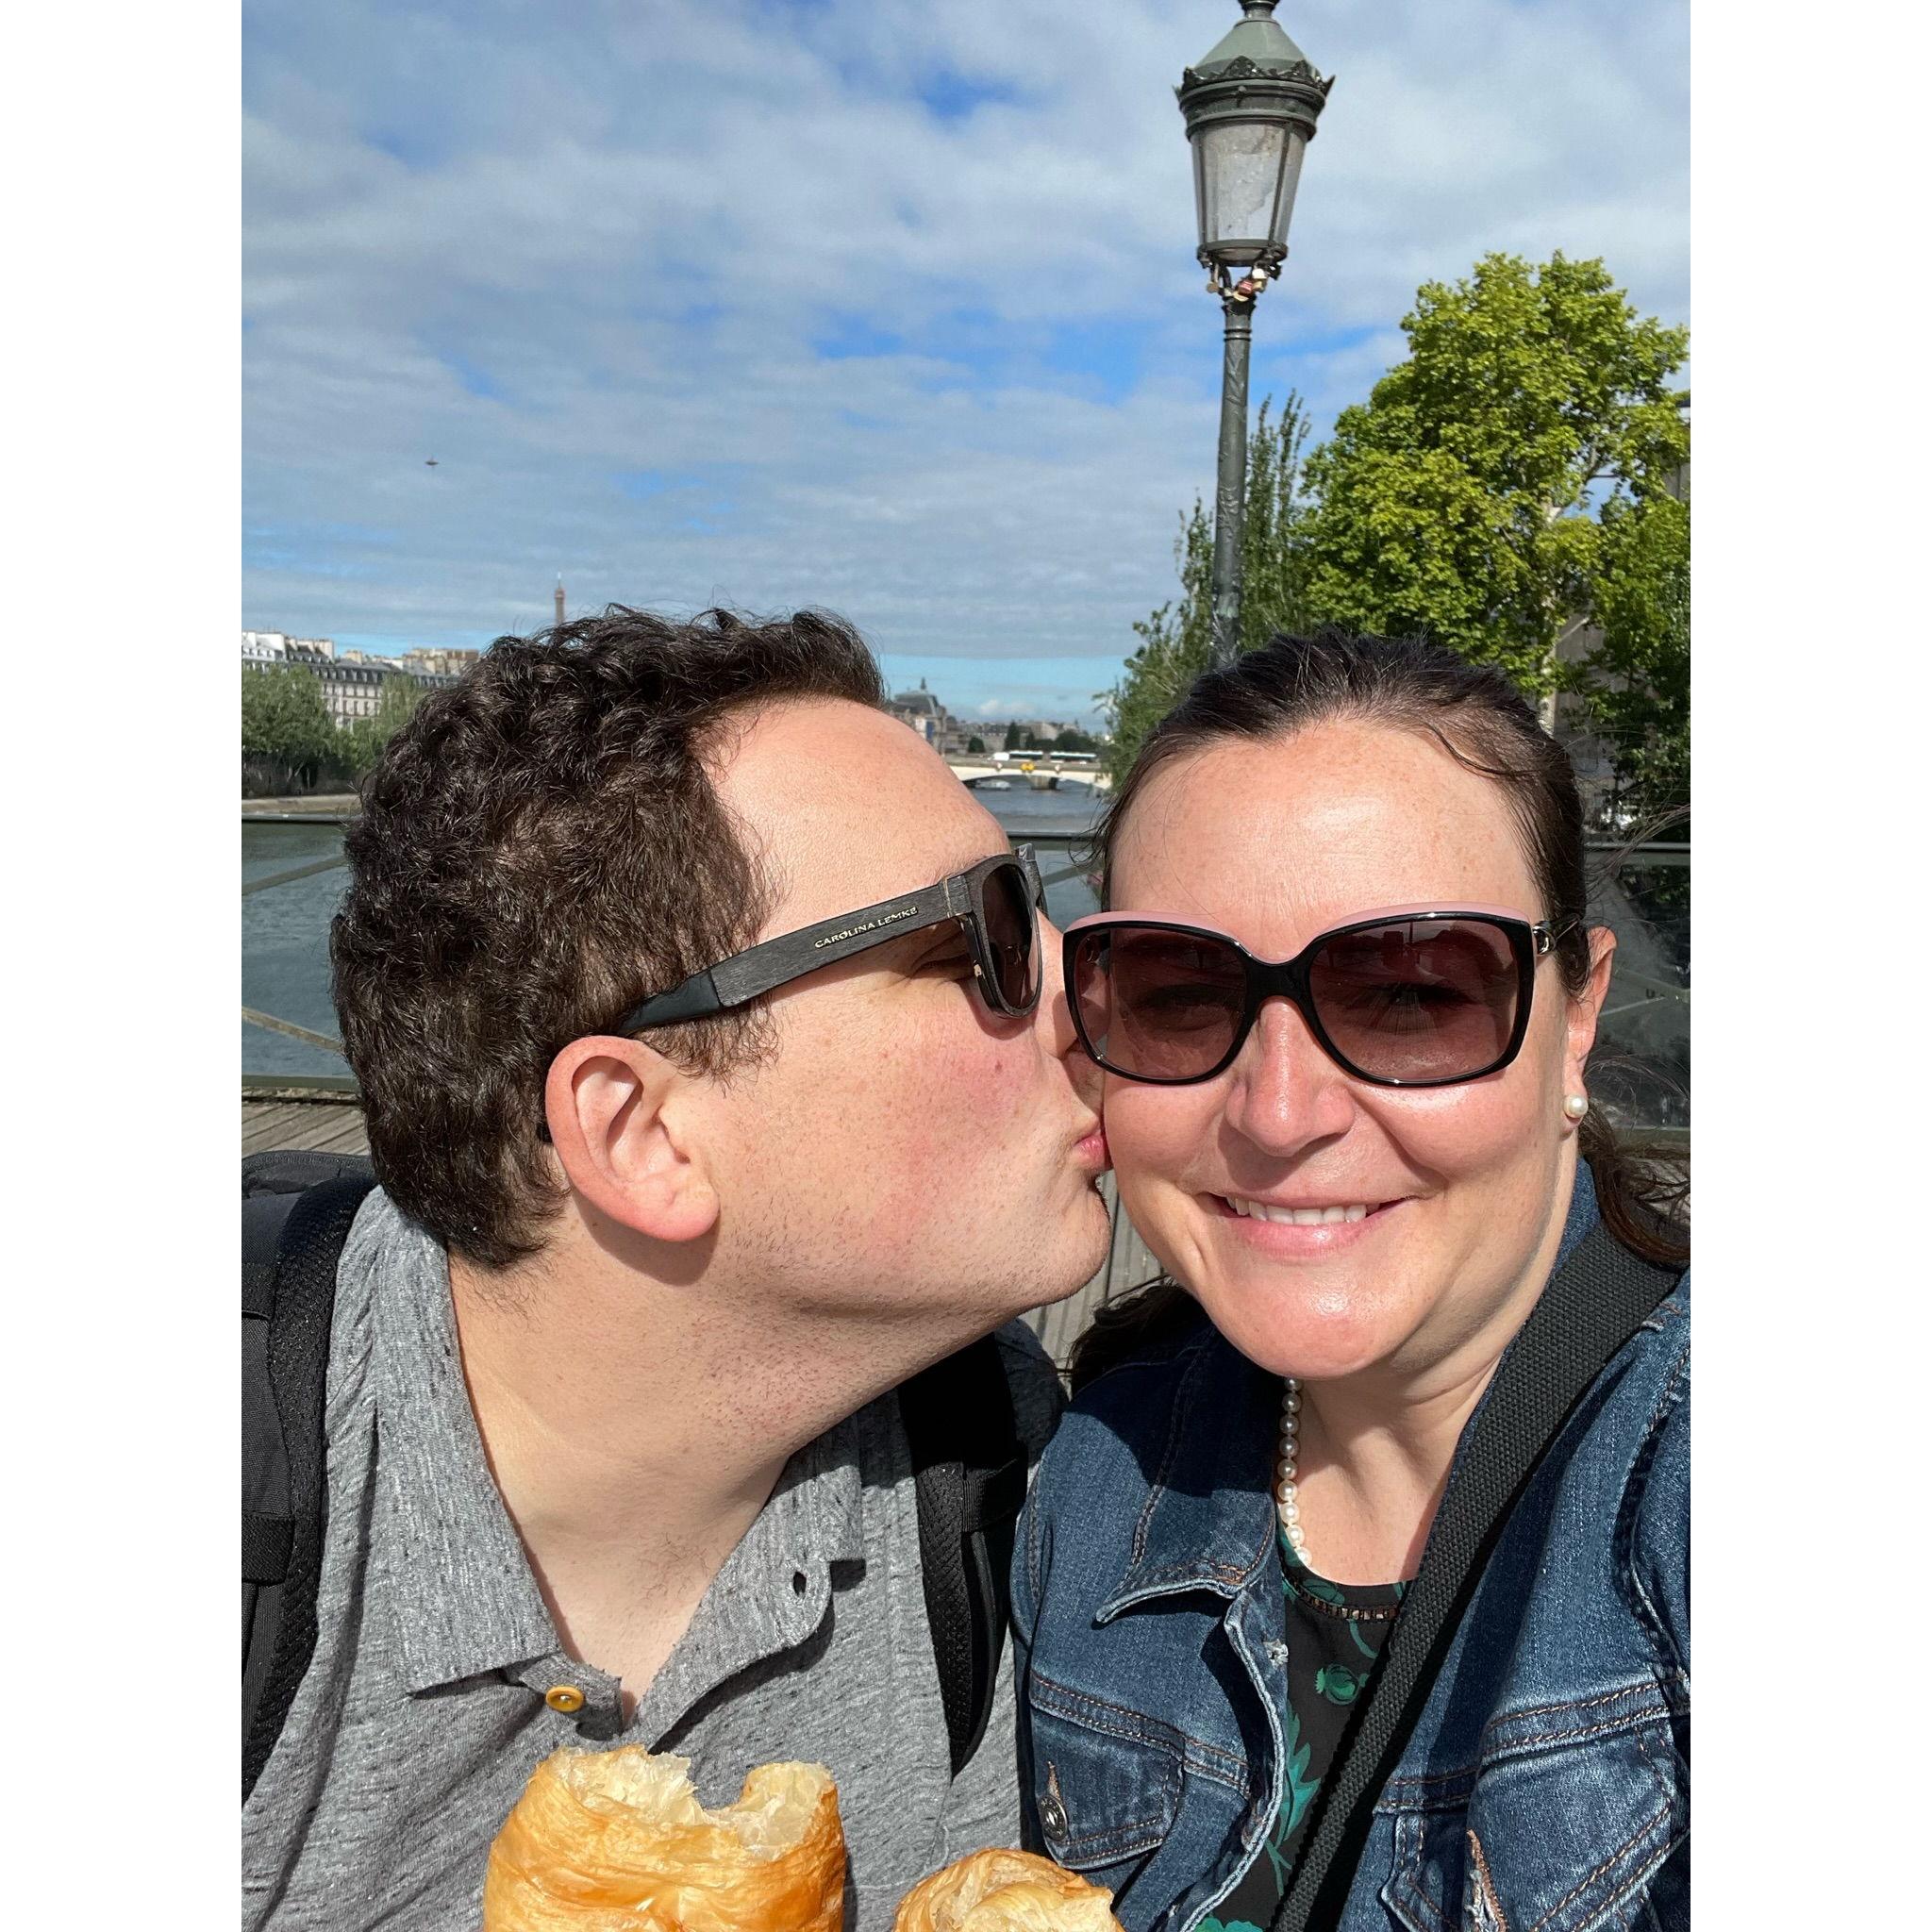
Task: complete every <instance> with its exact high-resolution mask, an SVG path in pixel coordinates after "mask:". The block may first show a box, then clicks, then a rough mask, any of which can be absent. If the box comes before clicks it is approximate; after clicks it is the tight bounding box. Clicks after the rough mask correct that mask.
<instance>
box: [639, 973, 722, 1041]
mask: <svg viewBox="0 0 1932 1932" xmlns="http://www.w3.org/2000/svg"><path fill="white" fill-rule="evenodd" d="M729 1004H730V1002H729V1001H728V1000H727V999H726V998H725V997H724V995H723V994H722V993H721V992H720V991H719V990H718V987H717V984H716V982H715V980H714V978H713V975H712V974H709V973H693V974H691V977H690V978H689V979H687V980H686V981H685V982H684V984H683V985H682V986H675V987H673V988H672V989H671V991H669V992H660V993H657V994H654V995H653V996H652V997H651V998H650V999H647V1000H646V1001H645V1002H644V1003H643V1005H642V1006H641V1007H634V1008H632V1009H631V1010H630V1011H629V1012H628V1013H626V1014H625V1016H624V1018H623V1019H622V1020H620V1021H619V1022H618V1023H617V1024H616V1025H615V1026H614V1027H613V1028H612V1029H611V1030H612V1031H613V1032H614V1033H641V1032H642V1031H643V1030H644V1028H645V1027H647V1026H672V1025H675V1024H677V1022H678V1021H680V1020H704V1019H708V1017H709V1016H710V1015H711V1014H713V1013H716V1012H721V1011H722V1010H723V1009H724V1008H725V1007H726V1006H728V1005H729Z"/></svg>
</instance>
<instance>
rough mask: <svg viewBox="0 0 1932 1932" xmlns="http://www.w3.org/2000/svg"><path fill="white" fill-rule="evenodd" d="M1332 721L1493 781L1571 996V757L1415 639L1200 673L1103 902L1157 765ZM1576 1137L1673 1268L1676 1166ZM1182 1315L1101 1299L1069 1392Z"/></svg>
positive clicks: (1144, 763) (1458, 663)
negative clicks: (1396, 737)
mask: <svg viewBox="0 0 1932 1932" xmlns="http://www.w3.org/2000/svg"><path fill="white" fill-rule="evenodd" d="M1330 720H1348V721H1353V722H1358V723H1361V724H1378V725H1382V726H1385V727H1387V728H1389V729H1391V730H1395V731H1414V732H1422V733H1425V734H1426V735H1427V736H1429V737H1431V738H1433V739H1434V740H1435V741H1437V742H1438V743H1439V744H1440V745H1441V747H1442V749H1443V750H1444V751H1446V752H1447V753H1448V754H1449V755H1450V757H1451V758H1455V759H1456V761H1457V763H1458V764H1460V765H1462V766H1464V767H1466V768H1467V769H1468V770H1470V771H1472V772H1479V773H1480V774H1482V775H1483V776H1484V777H1486V778H1491V779H1493V780H1494V781H1495V782H1496V783H1497V784H1498V785H1500V786H1501V787H1502V788H1503V791H1504V795H1505V796H1506V797H1507V800H1508V803H1509V809H1510V813H1511V815H1512V816H1513V817H1514V819H1515V821H1516V828H1517V832H1518V834H1519V836H1520V837H1521V839H1522V841H1523V849H1524V857H1525V858H1527V859H1528V861H1529V868H1530V874H1531V876H1532V877H1533V878H1534V879H1535V880H1536V882H1537V886H1538V889H1539V891H1541V895H1542V900H1543V912H1544V916H1545V917H1546V918H1548V919H1549V921H1550V922H1551V924H1553V925H1554V926H1555V927H1556V929H1557V932H1558V933H1559V934H1560V935H1561V937H1560V938H1559V939H1558V940H1557V949H1556V956H1555V957H1556V959H1557V970H1558V972H1559V973H1560V974H1561V975H1562V980H1563V985H1564V988H1565V990H1566V991H1568V992H1569V993H1570V995H1571V996H1572V997H1573V998H1574V997H1575V996H1576V995H1577V994H1579V993H1581V992H1582V991H1583V989H1584V987H1585V985H1586V983H1587V982H1588V980H1589V977H1590V934H1589V930H1588V928H1587V926H1586V925H1585V924H1584V916H1585V908H1586V902H1587V899H1588V880H1587V876H1586V873H1585V864H1584V841H1583V806H1582V802H1581V800H1580V799H1579V797H1578V796H1577V791H1576V774H1575V773H1574V771H1573V770H1572V768H1571V764H1570V758H1569V755H1568V754H1567V753H1566V752H1565V751H1564V750H1563V748H1562V746H1561V745H1559V744H1558V743H1557V741H1555V740H1554V739H1553V738H1551V737H1550V735H1549V734H1548V733H1547V732H1546V731H1544V730H1543V728H1542V727H1541V724H1538V723H1537V719H1536V713H1535V712H1534V711H1532V710H1531V709H1530V708H1529V706H1528V705H1527V704H1526V703H1525V702H1524V699H1523V697H1522V696H1521V695H1520V694H1519V693H1518V691H1516V689H1515V687H1514V686H1513V685H1511V684H1510V683H1509V681H1508V680H1507V678H1506V677H1504V676H1503V675H1502V674H1501V673H1500V672H1499V671H1495V670H1493V669H1491V667H1489V666H1487V665H1480V664H1471V663H1469V662H1467V661H1466V660H1464V659H1463V658H1458V657H1457V656H1456V655H1455V654H1454V653H1453V652H1451V651H1446V650H1443V649H1442V648H1441V646H1439V645H1435V644H1429V643H1424V642H1423V641H1421V640H1420V639H1415V638H1372V637H1357V636H1355V635H1352V634H1350V633H1348V632H1344V631H1340V630H1333V629H1329V630H1323V631H1320V632H1318V633H1316V635H1314V636H1313V637H1307V638H1295V637H1277V638H1274V640H1272V641H1270V642H1269V643H1267V644H1265V645H1263V646H1262V648H1261V649H1259V650H1257V651H1252V652H1250V653H1248V655H1247V656H1245V657H1242V658H1237V659H1236V660H1235V661H1234V662H1233V663H1232V664H1228V665H1224V666H1222V667H1220V668H1219V669H1216V670H1212V671H1208V672H1204V673H1203V674H1202V675H1201V676H1199V677H1198V678H1196V679H1195V680H1194V683H1193V685H1192V686H1191V689H1190V690H1189V691H1188V693H1187V695H1186V696H1185V697H1183V698H1182V699H1181V701H1180V703H1179V704H1177V705H1176V706H1175V707H1174V709H1173V710H1172V711H1170V712H1169V713H1168V714H1167V716H1166V717H1165V718H1163V719H1162V720H1161V721H1160V723H1159V724H1157V725H1156V726H1155V727H1154V729H1153V731H1152V732H1150V733H1149V734H1148V737H1147V741H1146V743H1145V744H1143V745H1142V746H1141V754H1140V756H1139V758H1136V759H1135V760H1134V764H1133V769H1132V770H1131V771H1129V772H1128V774H1127V775H1126V777H1125V779H1124V781H1123V782H1122V784H1121V787H1120V789H1119V791H1116V792H1115V793H1114V796H1113V799H1112V802H1111V803H1110V804H1109V805H1108V808H1107V812H1106V814H1105V816H1104V817H1103V818H1102V820H1101V822H1100V825H1099V827H1098V830H1097V832H1096V834H1095V841H1096V844H1097V846H1098V849H1099V852H1100V857H1101V891H1102V903H1103V904H1111V903H1112V887H1113V876H1114V867H1115V861H1116V858H1117V855H1118V852H1119V847H1120V838H1121V832H1122V830H1123V828H1124V826H1125V824H1126V823H1127V821H1128V819H1129V817H1130V816H1131V814H1132V812H1133V808H1134V801H1135V800H1136V799H1137V798H1138V797H1139V796H1140V795H1141V792H1142V791H1144V790H1145V789H1146V787H1147V784H1148V781H1149V780H1150V779H1151V778H1152V776H1153V775H1154V774H1155V773H1156V772H1158V771H1159V770H1160V768H1161V767H1162V766H1163V765H1167V764H1170V763H1172V762H1173V761H1174V759H1176V758H1185V757H1187V756H1189V755H1190V754H1191V753H1193V752H1198V751H1201V750H1204V749H1205V748H1207V747H1208V745H1210V744H1213V743H1215V742H1217V741H1224V740H1227V739H1242V738H1247V739H1278V738H1288V737H1290V736H1291V735H1292V734H1294V733H1295V732H1298V731H1302V730H1306V729H1307V727H1308V726H1309V725H1311V724H1324V723H1327V722H1329V721H1330ZM1577 1142H1578V1145H1579V1147H1580V1149H1581V1152H1582V1155H1583V1158H1584V1159H1585V1160H1587V1161H1588V1162H1589V1163H1590V1169H1591V1178H1592V1180H1593V1181H1594V1183H1595V1186H1596V1193H1597V1204H1598V1207H1599V1208H1600V1210H1601V1211H1602V1214H1603V1218H1604V1223H1605V1224H1606V1225H1607V1227H1608V1228H1609V1230H1610V1232H1611V1233H1612V1234H1614V1235H1615V1236H1616V1237H1617V1239H1618V1240H1619V1241H1622V1242H1623V1243H1624V1245H1625V1246H1626V1247H1628V1248H1630V1249H1632V1250H1634V1251H1635V1252H1636V1253H1638V1254H1640V1255H1641V1256H1643V1257H1646V1258H1647V1259H1650V1260H1655V1261H1659V1262H1662V1263H1664V1264H1665V1265H1666V1266H1670V1267H1683V1266H1684V1265H1685V1264H1686V1263H1687V1262H1688V1260H1689V1258H1690V1250H1689V1246H1688V1243H1687V1242H1686V1241H1685V1238H1684V1234H1683V1224H1682V1221H1681V1219H1680V1218H1679V1217H1678V1215H1677V1213H1676V1209H1677V1208H1678V1207H1679V1205H1680V1204H1681V1202H1682V1200H1683V1198H1684V1195H1685V1191H1686V1185H1685V1182H1684V1179H1683V1175H1682V1174H1681V1172H1680V1171H1678V1170H1676V1169H1674V1168H1673V1167H1670V1166H1665V1165H1660V1164H1659V1163H1657V1161H1654V1160H1652V1159H1650V1158H1644V1159H1641V1160H1640V1159H1639V1158H1637V1157H1636V1156H1635V1155H1634V1154H1633V1153H1632V1152H1631V1151H1630V1150H1629V1149H1628V1148H1627V1147H1625V1146H1624V1145H1623V1144H1622V1143H1620V1141H1618V1139H1617V1137H1616V1135H1615V1134H1614V1133H1613V1132H1612V1131H1611V1128H1610V1125H1609V1124H1608V1122H1607V1121H1606V1120H1605V1119H1604V1118H1603V1116H1602V1114H1601V1113H1600V1112H1599V1111H1598V1109H1597V1108H1596V1107H1595V1105H1594V1104H1592V1105H1591V1110H1590V1112H1589V1113H1588V1114H1587V1115H1585V1117H1584V1119H1583V1122H1582V1124H1581V1127H1580V1129H1579V1131H1578V1134H1577ZM1193 1314H1194V1305H1193V1302H1192V1299H1191V1297H1190V1296H1188V1295H1187V1293H1186V1291H1184V1290H1182V1289H1181V1288H1179V1287H1178V1286H1176V1285H1175V1284H1174V1282H1172V1281H1159V1282H1156V1283H1155V1284H1154V1285H1153V1286H1152V1287H1151V1288H1148V1289H1145V1290H1143V1291H1141V1292H1140V1293H1139V1294H1136V1295H1133V1296H1130V1297H1129V1298H1128V1299H1126V1300H1125V1301H1123V1302H1119V1303H1116V1304H1114V1305H1113V1306H1111V1307H1107V1308H1103V1309H1102V1310H1101V1311H1100V1313H1099V1314H1098V1315H1097V1316H1096V1317H1095V1318H1094V1322H1093V1325H1092V1326H1091V1327H1090V1328H1089V1329H1088V1331H1087V1333H1086V1334H1085V1335H1084V1336H1082V1337H1081V1339H1080V1341H1079V1343H1078V1345H1077V1346H1076V1347H1075V1349H1074V1360H1073V1377H1074V1387H1075V1388H1078V1387H1080V1386H1082V1385H1083V1384H1085V1383H1086V1382H1089V1381H1091V1379H1092V1378H1093V1377H1094V1376H1095V1375H1097V1374H1101V1373H1102V1372H1103V1371H1105V1370H1106V1369H1108V1368H1110V1367H1112V1366H1113V1365H1114V1364H1115V1363H1116V1362H1120V1361H1124V1360H1125V1359H1126V1358H1127V1357H1128V1356H1129V1355H1132V1354H1134V1353H1136V1352H1138V1351H1139V1350H1141V1348H1143V1347H1146V1346H1148V1345H1149V1344H1151V1343H1154V1342H1157V1341H1159V1340H1160V1339H1161V1338H1162V1337H1163V1336H1164V1335H1166V1334H1169V1333H1171V1332H1174V1330H1177V1329H1178V1328H1180V1327H1181V1326H1183V1325H1184V1324H1188V1323H1190V1322H1191V1320H1192V1318H1193Z"/></svg>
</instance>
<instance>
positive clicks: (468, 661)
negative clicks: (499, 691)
mask: <svg viewBox="0 0 1932 1932" xmlns="http://www.w3.org/2000/svg"><path fill="white" fill-rule="evenodd" d="M482 656H483V653H482V652H481V651H464V650H458V649H457V648H456V647H455V646H454V645H451V646H447V647H444V646H438V647H437V648H436V649H434V650H432V649H430V648H428V647H427V646H424V645H419V646H417V648H415V649H414V650H409V651H405V652H404V653H403V655H402V656H401V657H400V658H397V659H396V660H395V661H396V662H397V663H398V664H400V665H401V666H402V667H403V669H404V670H405V671H407V672H408V674H409V675H410V676H412V677H417V678H421V679H423V680H424V681H425V682H428V681H432V680H441V679H451V680H454V679H456V678H458V677H460V676H461V675H463V673H464V672H466V671H467V670H468V669H469V668H470V666H471V665H473V664H475V662H476V661H477V660H478V659H479V658H481V657H482Z"/></svg>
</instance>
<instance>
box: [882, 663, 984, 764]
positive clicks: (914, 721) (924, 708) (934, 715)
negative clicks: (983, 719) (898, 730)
mask: <svg viewBox="0 0 1932 1932" xmlns="http://www.w3.org/2000/svg"><path fill="white" fill-rule="evenodd" d="M887 709H888V710H890V711H891V714H892V716H893V717H895V718H896V719H898V721H899V722H900V724H907V725H909V726H910V727H911V728H912V729H913V730H914V731H916V732H918V733H919V735H920V737H922V738H923V739H924V740H925V741H926V743H928V744H929V745H931V746H932V748H933V749H934V750H935V751H937V752H941V753H944V754H948V755H950V754H952V753H954V752H958V751H963V750H964V749H965V745H966V733H965V730H964V729H963V727H962V726H961V725H960V723H959V721H958V719H957V718H955V717H954V716H953V714H952V713H951V712H950V711H949V710H947V709H946V708H945V706H944V705H942V704H941V702H940V701H939V699H938V698H936V697H935V696H934V695H933V694H932V692H931V691H927V690H926V688H925V679H924V678H923V677H922V678H921V679H920V680H919V689H918V690H917V691H901V692H900V693H899V694H898V695H897V696H896V697H895V698H893V699H892V701H891V704H890V705H888V706H887Z"/></svg>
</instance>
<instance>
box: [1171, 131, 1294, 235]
mask: <svg viewBox="0 0 1932 1932" xmlns="http://www.w3.org/2000/svg"><path fill="white" fill-rule="evenodd" d="M1284 143H1286V144H1288V145H1290V146H1291V147H1292V148H1294V149H1295V150H1297V152H1296V153H1294V154H1293V155H1292V156H1291V157H1290V158H1289V161H1288V181H1287V183H1286V186H1287V188H1288V190H1289V192H1290V194H1291V195H1292V192H1293V187H1294V181H1295V177H1296V176H1297V175H1299V174H1300V171H1301V157H1300V154H1299V152H1298V150H1299V149H1300V148H1301V146H1302V142H1301V140H1300V138H1299V137H1298V136H1296V135H1295V134H1293V132H1292V131H1291V129H1290V128H1289V127H1287V126H1286V125H1283V124H1282V123H1280V122H1268V121H1222V122H1218V123H1214V124H1212V125H1208V126H1207V127H1204V128H1203V129H1202V130H1201V132H1200V134H1199V136H1198V137H1197V138H1196V141H1195V166H1196V167H1197V169H1198V170H1199V171H1200V172H1199V177H1198V178H1199V181H1200V189H1201V198H1202V203H1203V206H1204V208H1205V209H1206V215H1205V219H1204V221H1203V223H1202V234H1201V240H1202V243H1203V245H1204V246H1206V247H1208V249H1211V250H1212V251H1213V252H1214V254H1215V255H1216V256H1217V257H1219V258H1221V259H1222V260H1224V261H1226V262H1228V263H1230V264H1231V265H1236V266H1239V265H1242V264H1245V263H1247V262H1251V261H1253V260H1255V259H1256V258H1257V257H1258V256H1259V255H1260V254H1261V252H1262V251H1263V250H1264V249H1265V248H1267V246H1268V245H1269V243H1270V242H1273V241H1274V240H1275V239H1276V238H1277V236H1283V237H1285V235H1286V233H1287V220H1286V209H1285V208H1283V209H1281V210H1280V211H1277V208H1276V195H1277V191H1278V190H1279V189H1280V188H1281V187H1282V186H1283V182H1282V172H1283V171H1282V161H1283V153H1282V150H1283V146H1284Z"/></svg>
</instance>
